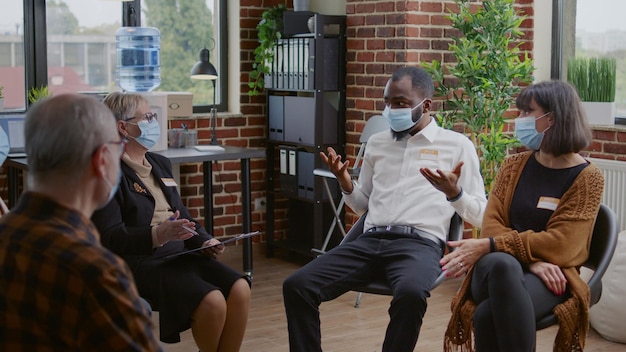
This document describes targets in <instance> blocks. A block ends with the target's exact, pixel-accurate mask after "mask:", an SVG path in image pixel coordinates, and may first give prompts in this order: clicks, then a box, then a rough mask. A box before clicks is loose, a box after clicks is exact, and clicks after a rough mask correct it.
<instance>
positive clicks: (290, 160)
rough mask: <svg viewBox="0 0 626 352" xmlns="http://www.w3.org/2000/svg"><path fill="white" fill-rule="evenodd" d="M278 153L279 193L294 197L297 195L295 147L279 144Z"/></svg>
mask: <svg viewBox="0 0 626 352" xmlns="http://www.w3.org/2000/svg"><path fill="white" fill-rule="evenodd" d="M278 153H279V156H278V158H279V164H280V165H279V169H280V177H279V183H280V186H279V189H280V193H281V194H283V195H285V196H288V197H296V196H297V195H298V176H297V171H298V170H297V167H298V161H297V157H296V148H295V147H291V146H284V145H283V146H279V148H278Z"/></svg>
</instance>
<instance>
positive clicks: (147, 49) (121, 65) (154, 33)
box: [115, 27, 161, 92]
mask: <svg viewBox="0 0 626 352" xmlns="http://www.w3.org/2000/svg"><path fill="white" fill-rule="evenodd" d="M115 38H116V48H117V74H116V77H115V83H116V84H117V85H118V86H119V87H121V88H122V89H124V90H126V91H129V92H149V91H151V90H153V89H154V88H156V87H158V86H159V85H160V84H161V63H160V60H159V50H160V48H161V32H160V31H159V30H158V29H156V28H153V27H122V28H120V29H118V30H117V32H115Z"/></svg>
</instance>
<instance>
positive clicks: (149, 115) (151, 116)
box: [124, 112, 157, 122]
mask: <svg viewBox="0 0 626 352" xmlns="http://www.w3.org/2000/svg"><path fill="white" fill-rule="evenodd" d="M139 118H140V119H142V120H146V121H148V122H152V120H154V119H156V118H157V113H156V112H147V113H145V114H143V116H140V117H136V116H133V117H127V118H125V119H124V121H125V122H128V121H130V120H134V119H139Z"/></svg>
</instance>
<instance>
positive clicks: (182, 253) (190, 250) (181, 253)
mask: <svg viewBox="0 0 626 352" xmlns="http://www.w3.org/2000/svg"><path fill="white" fill-rule="evenodd" d="M260 234H261V232H260V231H254V232H248V233H242V234H239V235H237V236H235V237H231V238H229V239H227V240H224V241H221V242H220V243H217V244H212V245H208V246H202V247H198V248H194V249H189V250H186V251H182V252H178V253H173V254H168V255H164V256H159V257H155V258H154V259H172V258H176V257H178V256H181V255H184V254H189V253H194V252H198V251H201V250H203V249H207V248H211V247H215V246H219V245H223V244H227V243H230V242H235V241H239V240H243V239H245V238H249V237H253V236H257V235H260Z"/></svg>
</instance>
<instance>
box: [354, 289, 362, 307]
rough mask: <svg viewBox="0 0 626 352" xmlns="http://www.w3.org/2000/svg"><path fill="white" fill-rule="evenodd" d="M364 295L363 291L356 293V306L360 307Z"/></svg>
mask: <svg viewBox="0 0 626 352" xmlns="http://www.w3.org/2000/svg"><path fill="white" fill-rule="evenodd" d="M362 297H363V292H358V293H357V295H356V300H355V301H354V308H359V306H360V305H361V298H362Z"/></svg>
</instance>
